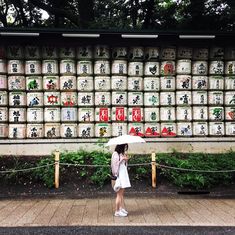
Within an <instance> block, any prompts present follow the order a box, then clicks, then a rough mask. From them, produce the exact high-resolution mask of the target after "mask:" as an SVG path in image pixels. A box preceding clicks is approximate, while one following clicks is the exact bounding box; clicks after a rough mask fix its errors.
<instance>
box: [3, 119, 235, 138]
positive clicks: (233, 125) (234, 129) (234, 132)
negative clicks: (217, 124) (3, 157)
mask: <svg viewBox="0 0 235 235" xmlns="http://www.w3.org/2000/svg"><path fill="white" fill-rule="evenodd" d="M0 129H1V125H0ZM225 135H227V136H235V122H225Z"/></svg>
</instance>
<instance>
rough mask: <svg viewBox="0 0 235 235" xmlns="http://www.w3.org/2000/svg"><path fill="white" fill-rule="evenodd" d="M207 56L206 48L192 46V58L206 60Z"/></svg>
mask: <svg viewBox="0 0 235 235" xmlns="http://www.w3.org/2000/svg"><path fill="white" fill-rule="evenodd" d="M208 57H209V50H208V48H194V50H193V59H194V60H207V59H208Z"/></svg>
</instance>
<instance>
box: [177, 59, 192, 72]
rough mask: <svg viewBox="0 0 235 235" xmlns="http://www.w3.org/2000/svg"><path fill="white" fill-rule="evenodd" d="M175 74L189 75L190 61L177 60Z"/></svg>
mask: <svg viewBox="0 0 235 235" xmlns="http://www.w3.org/2000/svg"><path fill="white" fill-rule="evenodd" d="M176 73H177V74H191V60H186V59H184V60H178V61H177V65H176Z"/></svg>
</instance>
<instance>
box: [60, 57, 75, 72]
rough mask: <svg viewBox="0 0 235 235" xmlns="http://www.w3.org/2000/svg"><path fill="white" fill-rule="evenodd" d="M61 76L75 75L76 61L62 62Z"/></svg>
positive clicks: (67, 60)
mask: <svg viewBox="0 0 235 235" xmlns="http://www.w3.org/2000/svg"><path fill="white" fill-rule="evenodd" d="M60 74H62V75H75V74H76V66H75V61H74V60H70V59H66V60H61V61H60Z"/></svg>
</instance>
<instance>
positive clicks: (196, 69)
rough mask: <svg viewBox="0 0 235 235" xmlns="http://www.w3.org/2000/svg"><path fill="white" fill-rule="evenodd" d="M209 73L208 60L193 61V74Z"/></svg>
mask: <svg viewBox="0 0 235 235" xmlns="http://www.w3.org/2000/svg"><path fill="white" fill-rule="evenodd" d="M207 73H208V63H207V61H201V60H199V61H198V60H197V61H193V63H192V74H193V75H201V76H203V75H207Z"/></svg>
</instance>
